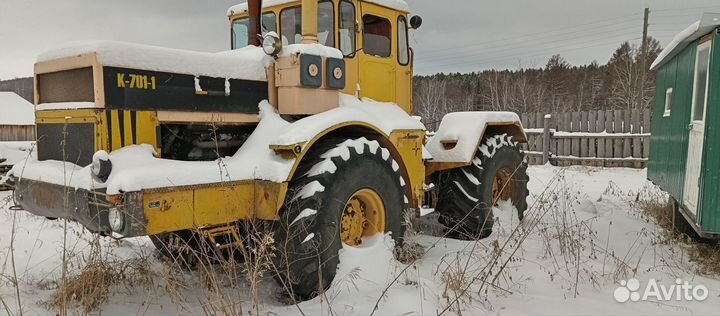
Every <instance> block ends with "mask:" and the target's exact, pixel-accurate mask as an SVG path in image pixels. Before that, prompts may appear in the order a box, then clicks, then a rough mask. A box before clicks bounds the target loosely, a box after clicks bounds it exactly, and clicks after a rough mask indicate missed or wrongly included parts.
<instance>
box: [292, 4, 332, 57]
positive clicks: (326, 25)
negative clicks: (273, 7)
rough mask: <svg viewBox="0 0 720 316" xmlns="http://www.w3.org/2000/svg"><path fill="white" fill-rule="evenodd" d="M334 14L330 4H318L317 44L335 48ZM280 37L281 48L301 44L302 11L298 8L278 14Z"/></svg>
mask: <svg viewBox="0 0 720 316" xmlns="http://www.w3.org/2000/svg"><path fill="white" fill-rule="evenodd" d="M334 12H335V11H334V9H333V3H332V2H330V1H323V2H320V3H318V16H317V19H318V30H317V31H318V33H317V37H318V43H320V44H322V45H325V46H329V47H334V46H335V31H334V25H335V18H334V16H335V13H334ZM280 37H281V38H282V44H283V46H284V45H289V44H300V43H302V9H301V8H300V7H293V8H288V9H284V10H282V11H281V12H280Z"/></svg>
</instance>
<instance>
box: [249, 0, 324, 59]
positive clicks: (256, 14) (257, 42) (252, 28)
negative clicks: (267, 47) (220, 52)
mask: <svg viewBox="0 0 720 316" xmlns="http://www.w3.org/2000/svg"><path fill="white" fill-rule="evenodd" d="M247 4H248V15H249V19H248V24H249V25H248V44H250V45H253V46H258V47H260V46H261V45H262V26H261V21H260V19H261V18H262V0H248V2H247ZM316 5H317V4H316ZM303 25H304V24H303Z"/></svg>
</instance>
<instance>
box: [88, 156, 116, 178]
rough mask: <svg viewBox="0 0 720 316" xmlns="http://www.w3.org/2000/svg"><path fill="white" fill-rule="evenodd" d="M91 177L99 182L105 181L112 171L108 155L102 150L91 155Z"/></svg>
mask: <svg viewBox="0 0 720 316" xmlns="http://www.w3.org/2000/svg"><path fill="white" fill-rule="evenodd" d="M90 169H91V171H92V174H93V176H94V177H95V178H96V179H97V180H99V181H100V182H105V181H107V179H108V177H110V172H111V171H112V162H110V155H108V153H107V152H106V151H104V150H101V151H98V152H96V153H95V154H94V155H93V159H92V166H91V167H90Z"/></svg>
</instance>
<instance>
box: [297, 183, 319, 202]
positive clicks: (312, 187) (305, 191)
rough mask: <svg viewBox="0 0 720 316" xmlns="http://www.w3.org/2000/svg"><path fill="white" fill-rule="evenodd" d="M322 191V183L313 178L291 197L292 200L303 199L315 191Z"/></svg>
mask: <svg viewBox="0 0 720 316" xmlns="http://www.w3.org/2000/svg"><path fill="white" fill-rule="evenodd" d="M324 191H325V187H324V186H323V185H322V184H320V182H319V181H317V180H315V181H313V182H310V183H308V184H306V185H305V186H304V187H303V188H302V189H300V191H299V192H298V193H297V194H295V196H294V197H293V198H292V200H293V201H295V200H297V199H300V200H304V199H307V198H309V197H311V196H313V195H315V193H318V192H324Z"/></svg>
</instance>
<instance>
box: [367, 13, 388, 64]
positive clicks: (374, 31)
mask: <svg viewBox="0 0 720 316" xmlns="http://www.w3.org/2000/svg"><path fill="white" fill-rule="evenodd" d="M391 30H392V25H391V24H390V20H388V19H385V18H381V17H379V16H375V15H370V14H366V15H364V16H363V51H365V54H367V55H371V56H377V57H390V52H391V51H392V47H391V46H392V40H391V38H392V33H391Z"/></svg>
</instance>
